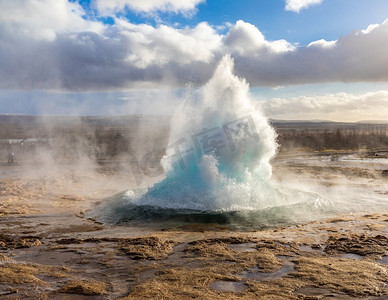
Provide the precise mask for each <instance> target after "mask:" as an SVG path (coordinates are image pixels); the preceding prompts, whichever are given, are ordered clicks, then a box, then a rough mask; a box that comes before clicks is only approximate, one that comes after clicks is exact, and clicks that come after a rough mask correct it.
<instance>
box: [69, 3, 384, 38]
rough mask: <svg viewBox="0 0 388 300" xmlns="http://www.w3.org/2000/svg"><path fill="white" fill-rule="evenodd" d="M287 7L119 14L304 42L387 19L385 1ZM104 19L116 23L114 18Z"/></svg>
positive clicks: (203, 6)
mask: <svg viewBox="0 0 388 300" xmlns="http://www.w3.org/2000/svg"><path fill="white" fill-rule="evenodd" d="M73 2H75V1H73ZM80 4H81V5H82V7H83V8H84V9H85V11H86V12H90V13H91V11H92V10H93V4H92V5H91V4H90V0H82V1H80ZM284 7H285V3H284V0H242V1H241V0H240V1H238V0H207V1H206V2H203V3H200V4H199V5H198V6H197V12H196V13H194V14H193V15H192V16H189V17H186V16H183V15H182V14H176V13H163V12H162V13H160V12H159V13H158V15H159V18H158V19H159V20H158V21H156V20H155V17H154V16H153V15H150V16H147V15H144V14H143V13H138V12H134V11H131V10H126V11H125V12H120V13H119V14H117V15H122V16H125V17H126V18H128V19H129V20H130V21H131V22H133V23H136V24H141V23H148V24H152V25H158V24H160V23H163V24H168V25H171V26H177V27H183V26H195V25H196V24H198V23H200V22H208V23H209V24H211V25H214V26H220V25H223V24H225V23H227V22H229V23H232V24H233V23H235V22H236V21H238V20H243V21H245V22H248V23H251V24H253V25H255V26H256V27H257V28H259V29H260V31H261V32H263V33H264V35H265V36H266V38H267V39H269V40H278V39H286V40H287V41H290V42H292V43H300V44H302V45H303V44H309V43H310V42H312V41H315V40H319V39H326V40H336V39H338V38H339V37H340V36H343V35H346V34H348V33H349V32H350V31H352V30H357V29H363V28H366V27H368V25H370V24H376V23H377V24H380V23H382V22H383V21H385V20H386V19H387V18H388V1H386V0H370V1H363V0H325V1H323V2H322V3H321V4H319V5H313V6H311V7H309V8H307V9H303V10H301V11H300V12H299V13H295V12H292V11H286V10H285V9H284ZM101 20H102V21H103V22H106V23H112V22H114V21H113V19H112V18H101Z"/></svg>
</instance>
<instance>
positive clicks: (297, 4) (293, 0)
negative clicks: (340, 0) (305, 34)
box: [285, 0, 323, 13]
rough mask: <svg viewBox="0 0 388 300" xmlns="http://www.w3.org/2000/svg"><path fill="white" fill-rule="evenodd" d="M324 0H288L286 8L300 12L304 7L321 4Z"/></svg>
mask: <svg viewBox="0 0 388 300" xmlns="http://www.w3.org/2000/svg"><path fill="white" fill-rule="evenodd" d="M322 1H323V0H286V8H285V9H286V10H289V11H293V12H296V13H298V12H299V11H301V10H302V9H305V8H308V7H310V6H312V5H316V4H320V3H322Z"/></svg>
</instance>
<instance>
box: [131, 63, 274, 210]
mask: <svg viewBox="0 0 388 300" xmlns="http://www.w3.org/2000/svg"><path fill="white" fill-rule="evenodd" d="M232 71H233V61H232V59H231V58H230V57H229V56H226V57H224V58H223V59H222V60H221V62H220V64H219V66H218V67H217V69H216V71H215V73H214V75H213V77H212V78H211V79H210V81H209V82H208V83H207V84H206V85H205V86H204V87H203V89H202V90H201V95H200V97H199V98H200V99H196V100H195V99H192V98H190V99H186V100H185V101H184V102H183V103H182V104H181V106H180V107H179V108H177V110H176V112H175V114H174V115H173V117H172V121H171V122H172V123H171V133H170V138H169V147H168V149H167V153H166V156H165V157H164V159H163V160H162V163H163V166H164V169H165V171H166V177H165V178H164V180H162V181H161V182H159V183H157V184H155V185H154V186H153V187H151V188H149V189H148V190H147V191H146V192H145V193H141V194H140V195H139V194H137V195H136V194H135V193H133V192H132V191H129V192H128V193H127V196H128V200H130V202H131V203H133V204H137V205H150V206H158V207H166V208H174V209H182V208H185V209H195V210H207V211H208V210H222V211H231V210H241V209H256V208H263V207H265V206H268V205H269V203H268V201H273V200H274V197H273V195H269V194H272V193H273V191H272V190H271V188H270V186H269V185H268V180H269V178H270V177H271V165H270V162H269V161H270V159H271V158H272V157H273V156H274V155H275V154H276V148H277V145H276V142H275V132H274V130H273V129H272V127H271V126H270V125H269V124H268V122H267V119H266V118H265V117H264V116H263V114H262V113H261V111H260V110H258V109H257V108H256V107H255V105H254V103H253V102H252V100H251V99H250V97H249V86H248V84H247V83H246V82H245V80H243V79H240V78H238V77H236V76H235V75H233V73H232Z"/></svg>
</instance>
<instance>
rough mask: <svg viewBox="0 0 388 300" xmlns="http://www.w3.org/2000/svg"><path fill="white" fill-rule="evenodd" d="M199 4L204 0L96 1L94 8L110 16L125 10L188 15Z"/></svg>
mask: <svg viewBox="0 0 388 300" xmlns="http://www.w3.org/2000/svg"><path fill="white" fill-rule="evenodd" d="M201 2H205V0H96V6H97V9H98V11H99V12H100V13H101V14H102V15H112V14H115V13H117V12H120V11H124V10H126V9H130V10H133V11H136V12H143V13H150V12H155V11H160V12H173V13H190V12H193V11H195V8H196V6H197V5H198V4H199V3H201Z"/></svg>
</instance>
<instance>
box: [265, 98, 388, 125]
mask: <svg viewBox="0 0 388 300" xmlns="http://www.w3.org/2000/svg"><path fill="white" fill-rule="evenodd" d="M263 109H264V110H265V111H266V113H267V114H268V115H269V116H270V117H271V118H274V119H286V120H287V119H288V120H297V119H304V120H312V119H322V120H332V121H349V122H353V121H360V120H378V119H380V120H386V119H387V116H388V91H378V92H372V93H365V94H361V95H354V94H348V93H337V94H327V95H322V96H315V97H293V98H290V99H286V98H272V99H270V100H268V101H266V102H265V103H263Z"/></svg>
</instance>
